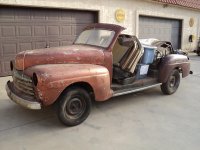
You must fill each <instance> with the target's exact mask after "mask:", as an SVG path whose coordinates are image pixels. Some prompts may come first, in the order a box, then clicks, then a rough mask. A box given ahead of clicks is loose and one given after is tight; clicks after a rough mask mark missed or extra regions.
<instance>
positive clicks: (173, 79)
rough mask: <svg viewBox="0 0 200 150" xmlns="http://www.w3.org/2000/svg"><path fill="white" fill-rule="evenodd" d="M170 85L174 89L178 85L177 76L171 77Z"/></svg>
mask: <svg viewBox="0 0 200 150" xmlns="http://www.w3.org/2000/svg"><path fill="white" fill-rule="evenodd" d="M169 85H170V87H174V86H175V85H176V77H175V76H171V77H170V82H169Z"/></svg>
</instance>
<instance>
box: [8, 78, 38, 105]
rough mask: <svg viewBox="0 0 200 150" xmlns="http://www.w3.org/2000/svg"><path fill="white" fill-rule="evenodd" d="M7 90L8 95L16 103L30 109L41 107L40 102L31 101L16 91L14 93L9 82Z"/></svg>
mask: <svg viewBox="0 0 200 150" xmlns="http://www.w3.org/2000/svg"><path fill="white" fill-rule="evenodd" d="M8 82H9V81H8ZM6 92H7V95H8V97H9V98H10V99H11V100H12V101H14V102H15V103H17V104H19V105H21V106H23V107H25V108H28V109H41V104H40V103H39V102H31V101H28V100H26V99H23V98H21V97H19V96H17V95H16V94H15V93H13V92H12V91H11V90H10V88H9V86H8V83H7V84H6Z"/></svg>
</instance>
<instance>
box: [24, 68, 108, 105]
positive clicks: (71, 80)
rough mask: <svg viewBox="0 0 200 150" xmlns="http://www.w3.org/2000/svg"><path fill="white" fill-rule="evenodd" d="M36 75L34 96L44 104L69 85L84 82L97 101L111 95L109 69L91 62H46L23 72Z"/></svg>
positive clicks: (49, 102) (52, 99)
mask: <svg viewBox="0 0 200 150" xmlns="http://www.w3.org/2000/svg"><path fill="white" fill-rule="evenodd" d="M33 73H35V74H36V75H37V78H38V84H37V86H36V87H35V91H36V96H37V98H38V99H40V100H41V101H42V103H43V104H44V105H46V106H47V105H50V104H52V103H54V102H55V101H56V100H57V99H58V97H59V96H60V94H61V93H62V92H63V91H64V90H65V89H66V88H67V87H69V86H70V85H72V84H75V83H80V82H84V83H87V84H89V85H90V86H91V87H92V89H93V91H94V96H95V99H96V100H97V101H104V100H106V99H108V98H110V97H111V96H112V90H111V89H110V75H109V71H108V70H107V69H106V68H105V67H103V66H99V65H92V64H48V65H38V66H33V67H30V68H28V69H26V71H25V74H27V75H29V76H32V75H33Z"/></svg>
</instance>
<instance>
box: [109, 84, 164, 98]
mask: <svg viewBox="0 0 200 150" xmlns="http://www.w3.org/2000/svg"><path fill="white" fill-rule="evenodd" d="M161 84H162V83H158V84H153V85H150V86H145V87H142V88H137V89H133V90H127V91H123V92H117V91H116V93H115V92H114V94H113V96H112V97H116V96H120V95H125V94H130V93H134V92H139V91H143V90H146V89H149V88H153V87H156V86H159V85H161ZM119 91H120V90H119Z"/></svg>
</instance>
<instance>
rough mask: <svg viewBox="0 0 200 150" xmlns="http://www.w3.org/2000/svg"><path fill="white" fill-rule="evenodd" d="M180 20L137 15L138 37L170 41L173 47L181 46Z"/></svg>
mask: <svg viewBox="0 0 200 150" xmlns="http://www.w3.org/2000/svg"><path fill="white" fill-rule="evenodd" d="M181 31H182V21H181V20H175V19H166V18H157V17H149V16H140V17H139V38H156V39H159V40H163V41H170V42H171V43H172V45H173V47H174V48H175V49H179V48H181Z"/></svg>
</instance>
